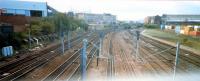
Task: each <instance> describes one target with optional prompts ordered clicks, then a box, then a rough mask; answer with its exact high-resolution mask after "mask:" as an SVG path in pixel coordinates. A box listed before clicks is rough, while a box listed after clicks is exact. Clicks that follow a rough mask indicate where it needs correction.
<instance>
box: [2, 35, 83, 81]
mask: <svg viewBox="0 0 200 81" xmlns="http://www.w3.org/2000/svg"><path fill="white" fill-rule="evenodd" d="M79 39H80V38H79V37H77V38H75V39H72V40H71V41H73V42H75V41H76V40H79ZM73 42H72V43H73ZM77 42H78V41H77ZM74 44H76V43H74ZM57 46H58V47H57V48H56V49H55V50H53V51H52V50H48V52H44V54H41V55H36V56H33V57H34V58H31V59H24V60H20V61H19V63H12V64H11V65H6V66H4V67H1V69H2V70H1V73H4V74H5V73H7V75H4V76H0V81H7V80H16V79H17V78H19V77H21V76H23V75H25V74H26V73H28V72H30V71H31V70H33V69H35V68H37V67H39V66H41V65H43V64H45V63H47V62H48V61H49V60H50V59H52V58H54V57H56V56H57V55H58V54H59V53H60V51H59V50H60V48H59V45H57ZM55 47H56V46H55ZM55 47H53V48H55ZM53 48H52V49H53ZM65 50H67V49H65ZM21 61H22V62H25V63H22V62H21ZM9 66H13V67H12V68H11V67H9ZM14 66H15V67H14ZM6 67H8V68H6ZM2 75H3V74H2Z"/></svg>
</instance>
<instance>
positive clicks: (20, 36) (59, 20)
mask: <svg viewBox="0 0 200 81" xmlns="http://www.w3.org/2000/svg"><path fill="white" fill-rule="evenodd" d="M29 29H31V37H40V36H44V35H50V34H58V35H59V34H60V32H68V31H75V30H77V29H80V30H88V24H86V23H85V21H84V20H80V19H76V18H73V17H68V16H66V15H65V14H64V13H56V14H54V15H52V16H50V17H44V18H33V19H31V22H30V25H29V26H28V28H27V30H26V31H25V32H17V33H14V34H13V35H14V36H13V37H14V38H12V40H13V41H15V43H14V44H17V46H16V45H13V44H12V45H13V46H14V48H15V49H16V50H20V49H21V48H27V47H28V44H27V43H26V42H24V39H27V40H28V34H29Z"/></svg>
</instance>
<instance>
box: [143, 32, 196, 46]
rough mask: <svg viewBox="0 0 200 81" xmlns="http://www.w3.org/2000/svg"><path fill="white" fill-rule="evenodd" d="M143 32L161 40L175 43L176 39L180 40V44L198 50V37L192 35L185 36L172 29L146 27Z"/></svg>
mask: <svg viewBox="0 0 200 81" xmlns="http://www.w3.org/2000/svg"><path fill="white" fill-rule="evenodd" d="M144 34H147V35H150V36H153V37H156V38H160V39H163V40H167V41H170V42H174V43H176V42H177V41H180V42H181V43H182V45H185V46H188V47H191V48H194V49H197V50H200V37H192V36H186V35H177V34H176V33H174V32H172V31H169V30H168V31H167V30H164V31H161V30H159V29H146V31H145V32H144Z"/></svg>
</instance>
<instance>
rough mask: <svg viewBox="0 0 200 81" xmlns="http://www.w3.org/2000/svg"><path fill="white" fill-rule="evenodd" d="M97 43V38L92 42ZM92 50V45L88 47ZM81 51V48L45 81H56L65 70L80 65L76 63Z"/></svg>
mask: <svg viewBox="0 0 200 81" xmlns="http://www.w3.org/2000/svg"><path fill="white" fill-rule="evenodd" d="M92 41H95V38H92V39H91V40H90V42H92ZM88 48H91V45H90V46H89V47H88ZM80 51H81V48H80V49H78V50H77V51H76V52H75V53H73V54H72V55H71V56H70V58H68V59H67V60H66V61H65V63H63V64H62V65H60V67H59V68H57V69H55V71H53V72H52V73H50V74H49V75H48V76H47V77H45V78H44V80H43V81H54V80H56V79H58V78H59V77H60V76H61V75H62V74H63V72H64V71H65V70H67V69H68V68H69V67H71V65H72V64H73V63H76V64H78V62H76V61H77V60H78V59H79V58H80Z"/></svg>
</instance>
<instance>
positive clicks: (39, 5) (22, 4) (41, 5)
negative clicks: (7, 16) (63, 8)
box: [0, 0, 47, 10]
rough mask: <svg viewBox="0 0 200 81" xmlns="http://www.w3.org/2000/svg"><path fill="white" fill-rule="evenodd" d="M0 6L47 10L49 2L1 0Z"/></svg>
mask: <svg viewBox="0 0 200 81" xmlns="http://www.w3.org/2000/svg"><path fill="white" fill-rule="evenodd" d="M0 8H2V9H4V8H5V9H23V10H47V3H46V2H29V1H10V0H9V1H7V0H0Z"/></svg>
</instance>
